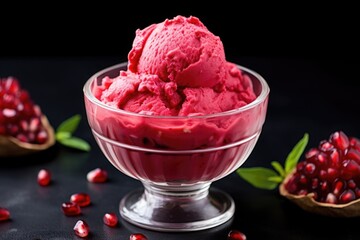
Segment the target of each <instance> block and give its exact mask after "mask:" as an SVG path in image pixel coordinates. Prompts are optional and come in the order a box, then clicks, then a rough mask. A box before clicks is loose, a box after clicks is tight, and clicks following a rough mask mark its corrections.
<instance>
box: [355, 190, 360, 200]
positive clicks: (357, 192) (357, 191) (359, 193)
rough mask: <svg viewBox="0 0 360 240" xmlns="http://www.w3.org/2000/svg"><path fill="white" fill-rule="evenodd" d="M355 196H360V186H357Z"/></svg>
mask: <svg viewBox="0 0 360 240" xmlns="http://www.w3.org/2000/svg"><path fill="white" fill-rule="evenodd" d="M355 196H356V198H360V188H355Z"/></svg>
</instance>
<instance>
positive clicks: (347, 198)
mask: <svg viewBox="0 0 360 240" xmlns="http://www.w3.org/2000/svg"><path fill="white" fill-rule="evenodd" d="M353 200H355V193H354V191H353V190H351V189H349V190H345V191H344V192H343V193H342V194H341V195H340V197H339V202H340V203H348V202H351V201H353Z"/></svg>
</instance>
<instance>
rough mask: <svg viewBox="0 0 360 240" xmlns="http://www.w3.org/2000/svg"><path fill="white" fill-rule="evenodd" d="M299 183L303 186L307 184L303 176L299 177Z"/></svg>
mask: <svg viewBox="0 0 360 240" xmlns="http://www.w3.org/2000/svg"><path fill="white" fill-rule="evenodd" d="M299 182H300V183H302V184H304V185H305V184H306V183H307V178H306V177H305V176H304V175H301V176H300V179H299Z"/></svg>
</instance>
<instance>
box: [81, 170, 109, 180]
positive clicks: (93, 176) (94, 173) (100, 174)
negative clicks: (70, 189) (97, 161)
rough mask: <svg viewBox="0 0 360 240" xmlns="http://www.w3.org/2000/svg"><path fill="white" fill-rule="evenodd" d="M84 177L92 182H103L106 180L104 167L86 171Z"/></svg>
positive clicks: (106, 175)
mask: <svg viewBox="0 0 360 240" xmlns="http://www.w3.org/2000/svg"><path fill="white" fill-rule="evenodd" d="M86 178H87V180H88V181H89V182H92V183H103V182H106V181H107V178H108V174H107V172H106V171H105V170H104V169H101V168H96V169H94V170H91V171H90V172H88V174H87V175H86Z"/></svg>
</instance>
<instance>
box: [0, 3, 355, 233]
mask: <svg viewBox="0 0 360 240" xmlns="http://www.w3.org/2000/svg"><path fill="white" fill-rule="evenodd" d="M208 5H209V6H208V7H209V10H204V9H196V8H193V9H189V5H188V4H185V3H183V4H178V5H177V6H173V7H171V8H168V9H166V7H165V10H164V11H159V10H157V11H153V10H151V9H150V8H149V9H148V11H145V9H146V8H145V7H144V9H138V8H137V7H135V6H133V7H127V8H125V7H117V6H115V5H112V4H109V5H105V4H103V5H98V4H97V5H96V6H95V5H94V6H91V4H90V3H89V6H88V7H89V8H88V9H86V10H85V8H82V7H77V6H74V5H71V4H65V3H60V2H58V3H57V2H55V3H54V5H52V6H45V10H40V9H39V10H36V6H35V5H32V7H33V8H35V10H32V11H25V12H23V11H20V10H19V8H12V7H5V6H4V7H3V8H2V9H4V10H3V11H4V16H3V19H2V21H0V26H1V34H0V50H1V52H0V76H1V77H6V76H9V75H12V76H15V77H17V78H18V79H19V80H20V82H21V84H22V86H23V87H24V88H26V89H28V90H29V92H30V93H31V95H32V97H33V99H34V101H35V102H37V103H38V104H39V105H40V106H41V108H42V110H43V112H44V113H45V114H46V115H47V116H48V118H49V120H50V122H51V124H52V125H53V126H54V127H56V126H58V125H59V124H60V123H61V121H63V120H65V119H66V118H67V117H70V116H72V115H74V114H76V113H80V114H82V116H83V120H82V122H81V124H80V127H79V129H78V131H77V132H76V135H77V136H79V137H82V138H84V139H86V140H88V141H89V142H90V143H91V145H92V150H91V152H89V153H83V152H77V151H72V150H70V149H66V148H63V147H61V146H59V145H56V146H55V147H53V148H51V149H50V150H49V151H45V152H43V153H41V154H37V155H34V156H31V157H29V158H21V159H15V160H14V159H0V161H1V165H0V192H1V194H0V207H7V208H9V209H10V210H11V212H12V220H11V221H9V222H4V223H1V224H0V239H76V237H74V236H73V234H72V230H71V229H72V227H73V225H74V223H75V222H76V220H77V219H76V218H67V217H64V216H63V215H62V213H61V212H60V210H59V207H60V204H61V202H63V201H64V200H65V199H67V198H68V196H69V195H70V194H72V193H74V192H78V191H88V192H89V193H91V195H92V197H93V205H92V206H91V207H89V208H86V209H85V210H84V213H83V216H82V217H83V218H84V219H86V220H87V221H88V222H89V224H90V225H91V229H92V236H91V237H90V238H89V239H127V238H128V236H129V234H130V233H131V232H137V231H141V232H143V233H145V234H146V235H147V236H148V237H149V239H159V240H161V239H219V240H220V239H226V234H227V232H228V230H229V229H239V230H241V231H243V232H244V233H245V234H246V235H247V236H248V239H294V240H295V239H345V240H346V239H349V240H350V239H359V237H360V235H359V233H358V232H357V225H358V223H359V219H358V218H355V219H333V218H328V217H322V216H317V215H314V214H311V213H307V212H304V211H302V210H300V209H299V208H298V207H296V206H294V205H293V204H292V203H290V202H289V201H287V200H286V199H284V198H282V197H281V196H279V194H278V193H277V191H276V190H274V191H265V190H259V189H255V188H253V187H251V186H250V185H249V184H247V183H246V182H244V181H243V180H242V179H240V178H239V177H238V176H237V175H236V174H231V175H229V176H227V177H225V178H224V179H221V180H219V181H217V182H215V183H214V184H213V185H214V186H217V187H219V188H221V189H223V190H225V191H226V192H228V193H229V194H230V195H232V197H233V198H234V199H235V202H236V208H237V209H236V213H235V217H234V219H233V221H232V222H230V223H228V224H225V225H224V226H221V227H219V228H216V229H213V230H209V231H202V232H197V233H191V234H164V233H156V232H151V231H146V230H142V229H138V228H135V227H133V226H131V225H129V224H126V223H125V222H123V221H121V225H120V226H119V227H118V228H116V229H110V228H107V227H104V226H103V224H102V223H101V221H100V218H101V216H102V214H103V213H104V211H117V204H118V202H119V200H120V198H121V197H122V196H123V195H124V194H125V193H126V192H128V191H130V190H131V189H133V188H136V187H140V184H139V183H138V182H137V181H135V180H132V179H130V178H128V177H126V176H124V175H123V174H121V173H119V172H117V171H116V170H115V169H114V168H113V167H112V166H111V165H110V163H108V162H107V160H106V159H105V157H104V156H103V155H102V153H101V152H100V150H99V148H98V147H97V145H96V143H95V141H94V139H93V137H92V135H91V132H90V129H89V127H88V125H87V122H86V119H85V109H84V105H83V96H82V86H83V84H84V83H85V81H86V80H87V79H88V78H89V77H90V76H91V75H92V74H94V73H95V72H97V71H98V70H100V69H102V68H104V67H108V66H111V65H113V64H117V63H120V62H123V61H126V57H127V53H128V51H129V50H130V48H131V44H132V40H133V38H134V36H135V30H136V29H137V28H144V27H146V26H147V25H149V24H151V23H153V22H161V21H163V20H164V19H165V18H172V17H174V16H175V15H177V14H182V15H185V16H188V15H194V16H197V17H199V18H200V20H202V22H203V23H204V24H205V25H206V26H207V27H208V28H209V30H211V31H212V32H213V33H214V34H216V35H218V36H220V37H221V39H222V40H223V43H224V46H225V51H226V56H227V59H228V60H229V61H233V62H236V63H238V64H240V65H244V66H245V67H248V68H251V69H253V70H255V71H257V72H258V73H259V74H261V75H262V76H263V77H264V78H265V79H266V80H267V81H268V84H269V86H270V89H271V92H270V99H269V108H268V115H267V119H266V122H265V125H264V128H263V132H262V135H261V137H260V139H259V141H258V144H257V145H256V147H255V149H254V151H253V153H252V154H251V156H250V157H249V159H248V161H246V162H245V164H244V167H249V166H264V167H270V161H273V160H277V161H280V162H283V161H284V159H285V158H286V155H287V153H288V152H289V151H290V149H291V148H292V146H293V145H294V144H295V143H296V142H297V141H298V140H299V139H300V138H301V137H302V136H303V134H304V132H308V133H309V134H310V142H309V147H312V146H316V145H317V144H318V142H319V141H321V140H322V139H326V138H328V137H329V135H330V134H331V133H332V132H334V131H336V130H343V131H344V132H345V133H347V134H348V135H352V136H357V137H360V127H359V122H360V114H359V109H360V103H359V100H358V96H359V94H358V93H359V90H360V88H359V87H360V83H359V75H358V71H359V69H360V64H359V57H358V54H359V42H360V41H359V39H358V38H357V37H356V30H357V29H358V27H357V26H356V25H357V22H359V21H358V20H359V19H358V18H359V17H358V15H357V14H355V10H356V8H354V7H353V6H350V5H347V6H345V5H344V6H341V5H339V4H337V5H332V6H331V5H323V6H319V7H316V6H314V5H307V4H306V3H304V2H303V3H299V4H297V5H294V6H290V5H288V6H287V5H282V6H276V5H274V4H273V3H271V4H267V5H262V4H260V3H257V2H256V3H254V5H253V6H250V4H249V5H247V4H244V3H242V2H239V7H236V8H234V7H233V6H232V5H231V4H227V3H226V2H224V3H223V4H222V5H221V6H219V5H214V6H212V5H211V4H210V3H209V4H208ZM26 7H27V6H23V8H24V9H26ZM15 9H16V10H15ZM274 9H275V10H274ZM15 19H21V21H18V22H16V21H15ZM43 167H46V168H49V169H51V170H52V172H53V174H54V182H53V184H52V185H51V186H50V187H49V188H45V189H44V188H40V187H39V186H37V184H36V182H35V179H36V174H37V171H38V170H39V169H40V168H43ZM95 167H103V168H105V169H107V170H108V171H109V173H110V177H111V181H110V182H109V183H107V184H106V185H100V186H99V185H91V184H88V183H87V182H86V180H85V175H86V173H87V172H88V171H89V170H91V169H93V168H95ZM322 226H324V227H322Z"/></svg>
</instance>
